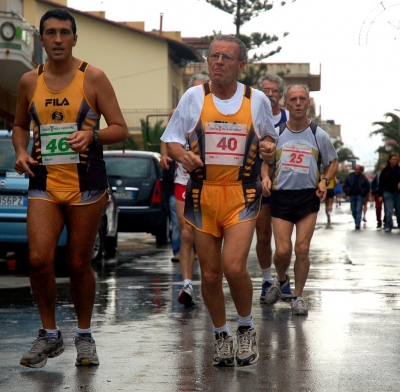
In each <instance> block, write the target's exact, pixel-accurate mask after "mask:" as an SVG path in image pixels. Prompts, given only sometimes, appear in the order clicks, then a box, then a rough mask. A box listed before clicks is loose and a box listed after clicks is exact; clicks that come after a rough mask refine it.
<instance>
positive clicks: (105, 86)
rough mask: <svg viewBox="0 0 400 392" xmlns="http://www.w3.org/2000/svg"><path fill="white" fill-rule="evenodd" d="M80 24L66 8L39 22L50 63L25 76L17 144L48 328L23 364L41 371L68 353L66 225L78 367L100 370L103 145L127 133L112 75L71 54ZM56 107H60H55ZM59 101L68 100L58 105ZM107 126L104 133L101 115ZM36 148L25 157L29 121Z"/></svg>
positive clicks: (34, 277) (33, 267)
mask: <svg viewBox="0 0 400 392" xmlns="http://www.w3.org/2000/svg"><path fill="white" fill-rule="evenodd" d="M77 38H78V36H77V35H76V24H75V20H74V18H73V17H72V15H71V14H69V13H68V11H66V10H65V9H52V10H50V11H47V12H46V13H45V14H44V15H43V16H42V18H41V20H40V42H41V45H42V46H43V47H44V49H45V51H46V53H47V57H48V60H47V62H46V63H45V64H42V65H40V66H39V67H38V68H37V70H33V71H30V72H28V73H26V74H24V75H23V76H22V78H21V81H20V84H19V88H18V99H17V109H16V117H15V123H14V128H13V134H12V138H13V143H14V148H15V152H16V163H15V169H16V171H17V172H18V173H19V174H23V173H28V174H29V176H30V178H29V192H28V199H29V201H28V215H27V230H28V243H29V266H30V278H31V286H32V290H33V294H34V297H35V300H36V303H37V306H38V310H39V314H40V318H41V321H42V328H41V329H40V330H39V335H38V337H37V339H36V340H35V341H34V343H33V346H32V348H31V349H30V350H29V351H28V352H26V353H25V354H23V356H22V358H21V361H20V363H21V365H23V366H27V367H33V368H40V367H43V366H44V365H45V364H46V361H47V359H48V358H54V357H56V356H58V355H60V354H61V353H62V352H63V351H64V342H63V337H62V334H61V331H60V330H59V329H58V327H57V324H56V318H55V304H56V296H57V292H56V282H55V275H54V257H55V252H56V247H57V242H58V238H59V236H60V234H61V232H62V230H63V227H64V225H66V227H67V236H68V238H67V264H68V270H69V275H70V284H71V296H72V299H73V302H74V306H75V311H76V316H77V319H78V327H77V329H76V336H75V346H76V349H77V358H76V362H75V365H77V366H78V365H98V364H99V358H98V355H97V351H96V345H95V341H94V339H93V338H92V330H91V317H92V311H93V305H94V300H95V285H96V282H95V277H94V273H93V270H92V265H91V262H92V251H93V245H94V242H95V238H96V234H97V230H98V226H99V223H100V218H101V214H102V211H103V209H104V206H105V204H106V203H107V202H108V198H109V196H110V195H108V194H107V177H106V168H105V163H104V161H103V159H102V158H103V148H102V145H103V144H111V143H117V142H121V141H124V140H125V139H127V137H128V129H127V126H126V123H125V121H124V119H123V117H122V113H121V110H120V108H119V106H118V102H117V99H116V96H115V93H114V90H113V88H112V86H111V83H110V81H109V80H108V78H107V77H106V75H105V74H104V73H103V72H102V71H101V70H99V69H97V68H94V67H92V66H89V64H87V63H86V62H84V61H82V60H79V59H77V58H75V57H73V55H72V48H73V47H74V46H75V45H76V42H77ZM54 102H56V103H57V104H54ZM58 103H64V104H65V105H64V104H63V105H62V106H60V105H59V104H58ZM101 115H103V116H104V118H105V120H106V122H107V127H106V128H104V129H101V130H99V123H100V116H101ZM31 120H32V123H33V133H34V139H35V143H34V146H33V148H32V152H31V155H29V153H28V152H27V146H28V143H29V137H30V133H29V129H30V123H31Z"/></svg>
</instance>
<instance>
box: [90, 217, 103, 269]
mask: <svg viewBox="0 0 400 392" xmlns="http://www.w3.org/2000/svg"><path fill="white" fill-rule="evenodd" d="M103 252H104V233H103V224H100V226H99V228H98V230H97V234H96V240H95V241H94V246H93V253H92V260H93V261H99V260H101V259H102V258H103Z"/></svg>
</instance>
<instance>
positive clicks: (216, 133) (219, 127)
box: [205, 123, 247, 166]
mask: <svg viewBox="0 0 400 392" xmlns="http://www.w3.org/2000/svg"><path fill="white" fill-rule="evenodd" d="M246 136H247V128H246V125H245V124H224V123H206V129H205V141H206V143H205V144H206V151H205V161H206V162H205V163H206V164H211V165H230V166H241V165H242V164H243V158H244V151H245V146H246Z"/></svg>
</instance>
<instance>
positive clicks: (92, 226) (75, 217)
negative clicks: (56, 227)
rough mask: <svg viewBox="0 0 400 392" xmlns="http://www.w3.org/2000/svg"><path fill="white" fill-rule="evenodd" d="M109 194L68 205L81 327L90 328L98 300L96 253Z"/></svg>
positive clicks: (71, 266) (70, 250) (71, 270)
mask: <svg viewBox="0 0 400 392" xmlns="http://www.w3.org/2000/svg"><path fill="white" fill-rule="evenodd" d="M105 200H106V196H103V197H102V198H101V200H99V201H97V202H96V203H93V204H89V205H84V206H67V209H66V216H67V229H68V240H67V263H68V270H69V276H70V281H71V296H72V300H73V302H74V306H75V311H76V316H77V319H78V328H81V329H86V328H90V322H91V318H92V311H93V306H94V301H95V293H96V281H95V277H94V273H93V269H92V253H93V246H94V242H95V240H96V235H97V230H98V226H99V223H100V218H101V215H102V211H103V209H104V205H105Z"/></svg>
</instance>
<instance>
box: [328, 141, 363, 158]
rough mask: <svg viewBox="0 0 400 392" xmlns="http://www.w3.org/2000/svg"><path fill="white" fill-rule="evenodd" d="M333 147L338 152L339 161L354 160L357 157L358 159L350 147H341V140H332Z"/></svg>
mask: <svg viewBox="0 0 400 392" xmlns="http://www.w3.org/2000/svg"><path fill="white" fill-rule="evenodd" d="M333 147H335V150H336V152H337V154H338V161H339V163H342V162H346V161H356V160H357V159H359V158H358V157H356V156H355V155H354V152H353V151H352V150H351V149H350V148H348V147H343V142H342V141H341V140H335V141H334V142H333Z"/></svg>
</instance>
